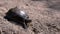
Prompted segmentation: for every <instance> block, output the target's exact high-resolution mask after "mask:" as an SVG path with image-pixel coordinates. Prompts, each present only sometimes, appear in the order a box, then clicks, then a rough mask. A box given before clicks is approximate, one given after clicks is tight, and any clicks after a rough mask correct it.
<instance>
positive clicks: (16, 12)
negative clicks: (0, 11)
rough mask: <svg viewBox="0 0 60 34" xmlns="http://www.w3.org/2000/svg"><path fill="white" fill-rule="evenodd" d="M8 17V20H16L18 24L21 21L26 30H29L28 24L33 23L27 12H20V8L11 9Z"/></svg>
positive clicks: (7, 14)
mask: <svg viewBox="0 0 60 34" xmlns="http://www.w3.org/2000/svg"><path fill="white" fill-rule="evenodd" d="M6 17H7V19H8V20H14V21H18V22H20V21H21V22H22V23H23V24H24V27H25V28H27V23H30V22H31V21H32V20H31V19H29V16H28V14H27V13H26V12H25V11H22V10H20V9H19V8H18V7H14V8H11V9H9V11H8V12H7V13H6Z"/></svg>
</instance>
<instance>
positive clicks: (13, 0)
mask: <svg viewBox="0 0 60 34" xmlns="http://www.w3.org/2000/svg"><path fill="white" fill-rule="evenodd" d="M59 3H60V0H0V34H60V5H59ZM16 6H17V7H19V8H20V9H21V10H24V11H26V12H27V13H28V15H29V17H30V18H31V19H32V22H31V23H30V24H28V25H29V27H28V29H24V28H23V27H22V26H21V25H18V24H16V23H13V22H10V21H8V20H7V19H5V18H4V16H5V15H6V12H8V10H9V9H11V8H14V7H16Z"/></svg>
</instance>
